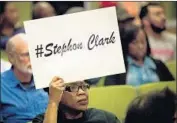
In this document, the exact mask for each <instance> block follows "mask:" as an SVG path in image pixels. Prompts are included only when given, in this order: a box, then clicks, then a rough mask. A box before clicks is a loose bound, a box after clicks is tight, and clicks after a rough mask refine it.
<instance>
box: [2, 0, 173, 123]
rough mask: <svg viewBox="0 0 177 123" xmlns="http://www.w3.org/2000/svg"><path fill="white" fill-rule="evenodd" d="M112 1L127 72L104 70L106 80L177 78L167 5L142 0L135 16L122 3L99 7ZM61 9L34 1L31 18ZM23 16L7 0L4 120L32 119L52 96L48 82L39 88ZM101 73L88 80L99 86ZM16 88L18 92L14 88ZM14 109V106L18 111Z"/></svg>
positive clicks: (4, 11)
mask: <svg viewBox="0 0 177 123" xmlns="http://www.w3.org/2000/svg"><path fill="white" fill-rule="evenodd" d="M109 6H116V12H117V18H118V25H119V31H120V39H121V44H122V51H123V57H124V61H125V66H126V73H123V74H116V75H109V76H106V77H105V80H104V84H103V85H104V86H109V85H131V86H135V87H137V86H140V85H143V84H147V83H155V82H163V81H173V80H175V77H174V76H173V75H172V73H171V71H170V70H169V69H168V67H167V66H166V64H165V63H167V62H169V61H176V35H175V34H173V33H170V32H168V31H167V28H166V23H167V21H168V20H167V18H166V15H165V10H164V8H163V6H162V5H161V4H159V3H157V2H150V3H148V2H147V3H144V4H143V5H142V7H141V9H140V11H139V13H138V15H137V16H134V15H133V14H131V13H129V12H128V11H127V9H125V8H124V7H122V6H121V4H116V5H115V4H113V3H112V4H107V3H106V4H105V3H104V4H100V6H99V7H100V8H104V7H109ZM81 11H86V9H85V8H84V7H72V8H69V9H67V11H66V12H65V13H64V14H69V13H76V12H81ZM57 15H58V14H57V11H56V8H55V7H54V6H53V5H52V4H50V3H48V2H35V3H34V4H33V7H32V19H39V18H45V17H51V16H57ZM19 19H20V14H19V11H18V9H17V7H16V6H15V5H14V4H13V3H11V2H3V3H2V4H1V11H0V48H1V50H2V51H5V52H6V53H7V57H8V61H5V60H4V59H2V58H1V83H2V86H1V90H2V91H1V98H2V100H1V104H2V105H1V106H2V107H1V109H0V113H4V114H5V115H3V116H1V117H0V120H1V119H3V120H4V118H5V119H9V120H8V123H11V122H12V123H13V119H14V118H15V119H19V122H21V121H20V119H24V121H25V122H27V121H30V120H32V119H33V118H34V117H36V116H37V115H38V114H41V113H44V111H45V109H46V106H47V102H48V94H47V93H48V88H46V89H45V91H44V90H43V89H38V90H35V86H34V83H33V76H32V70H31V63H30V58H29V52H28V45H27V41H28V39H27V38H26V35H25V29H24V27H23V26H22V25H20V24H19ZM101 79H102V77H100V78H94V79H89V80H87V83H89V84H90V85H91V86H97V84H98V83H99V81H100V80H101ZM46 91H47V93H46ZM12 92H16V93H15V94H12ZM19 95H20V97H19ZM22 96H24V97H22ZM36 99H38V100H36ZM29 100H30V101H29ZM40 100H41V101H40ZM29 102H30V103H29ZM33 104H34V106H32V105H33ZM143 104H144V102H143ZM23 105H24V106H23ZM25 105H26V106H25ZM135 105H137V107H138V105H139V106H140V104H136V103H134V104H132V106H131V107H130V109H129V110H133V109H132V108H133V107H134V106H135ZM144 105H145V106H146V104H144ZM21 106H22V108H21ZM31 107H32V108H31ZM137 107H136V108H137ZM162 107H163V106H162ZM170 108H171V107H170ZM137 110H140V109H137ZM157 110H158V109H157ZM14 112H16V113H15V115H14ZM130 112H131V111H130ZM173 112H174V111H173ZM131 113H132V112H131ZM131 113H129V114H127V120H126V123H131V122H132V120H131V118H132V117H131V116H130V115H131ZM18 115H19V117H18ZM173 115H174V114H173ZM139 116H140V115H139ZM170 116H171V115H170ZM170 116H169V117H170ZM162 117H163V116H162ZM137 119H138V118H137ZM147 119H148V118H147ZM133 120H135V119H133ZM149 121H150V120H149ZM17 122H18V121H17ZM136 122H137V123H140V122H139V121H136ZM157 122H158V121H157ZM157 122H156V123H157ZM132 123H133V122H132ZM141 123H143V122H141ZM144 123H146V122H144ZM153 123H154V122H153ZM166 123H167V122H166ZM170 123H172V122H170Z"/></svg>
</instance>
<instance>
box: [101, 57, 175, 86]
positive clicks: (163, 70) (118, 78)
mask: <svg viewBox="0 0 177 123" xmlns="http://www.w3.org/2000/svg"><path fill="white" fill-rule="evenodd" d="M152 60H153V61H154V63H155V65H156V70H155V72H156V73H157V75H158V77H159V79H160V81H173V80H174V77H173V76H172V74H171V73H170V71H169V70H168V68H167V67H166V66H165V64H164V63H163V62H161V61H160V60H155V59H153V58H152ZM127 69H128V68H127ZM126 76H127V73H123V74H115V75H110V76H107V77H106V79H105V83H104V84H105V85H125V84H126Z"/></svg>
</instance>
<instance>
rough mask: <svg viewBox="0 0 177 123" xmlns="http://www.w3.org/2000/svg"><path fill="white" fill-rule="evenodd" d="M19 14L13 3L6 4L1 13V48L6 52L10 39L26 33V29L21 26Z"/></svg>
mask: <svg viewBox="0 0 177 123" xmlns="http://www.w3.org/2000/svg"><path fill="white" fill-rule="evenodd" d="M18 22H19V12H18V9H17V8H16V6H15V5H14V4H13V3H11V2H5V3H4V5H3V6H2V11H1V13H0V48H1V49H3V50H5V48H6V43H7V41H8V40H9V38H10V37H12V36H14V35H16V34H18V33H24V32H25V31H24V29H23V28H22V27H21V26H20V25H19V23H18Z"/></svg>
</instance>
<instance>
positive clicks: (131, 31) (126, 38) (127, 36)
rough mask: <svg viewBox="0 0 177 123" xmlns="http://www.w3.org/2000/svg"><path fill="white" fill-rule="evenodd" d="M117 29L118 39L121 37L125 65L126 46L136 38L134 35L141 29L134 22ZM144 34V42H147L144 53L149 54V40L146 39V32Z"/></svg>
mask: <svg viewBox="0 0 177 123" xmlns="http://www.w3.org/2000/svg"><path fill="white" fill-rule="evenodd" d="M119 30H120V39H121V43H122V50H123V57H124V61H125V65H126V64H127V63H126V57H127V55H128V54H129V53H128V46H129V44H130V43H131V42H132V41H133V40H134V39H135V38H136V36H137V35H138V32H139V31H140V30H143V29H142V28H141V27H140V26H136V25H134V24H129V25H128V26H125V27H124V28H120V29H119ZM143 31H144V30H143ZM144 33H145V31H144ZM145 36H146V42H147V51H146V55H147V56H149V55H150V45H149V41H148V37H147V35H146V33H145Z"/></svg>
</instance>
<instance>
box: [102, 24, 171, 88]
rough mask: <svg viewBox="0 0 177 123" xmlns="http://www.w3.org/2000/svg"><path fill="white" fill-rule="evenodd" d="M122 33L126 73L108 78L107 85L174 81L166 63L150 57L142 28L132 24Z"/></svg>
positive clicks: (134, 84)
mask: <svg viewBox="0 0 177 123" xmlns="http://www.w3.org/2000/svg"><path fill="white" fill-rule="evenodd" d="M120 32H121V34H120V36H121V43H122V49H123V54H124V61H125V66H126V73H124V74H116V75H111V76H107V77H106V79H105V85H121V84H128V85H132V86H139V85H142V84H145V83H150V82H158V81H171V80H174V78H173V76H172V75H171V73H170V72H169V70H168V68H167V67H166V66H165V65H164V63H162V62H161V61H160V60H155V59H153V58H152V57H151V56H149V52H147V51H150V50H149V47H148V46H149V45H147V38H146V36H145V33H144V31H143V30H142V29H141V28H140V27H138V26H136V25H133V24H131V25H129V26H126V27H125V28H124V30H121V31H120Z"/></svg>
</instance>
